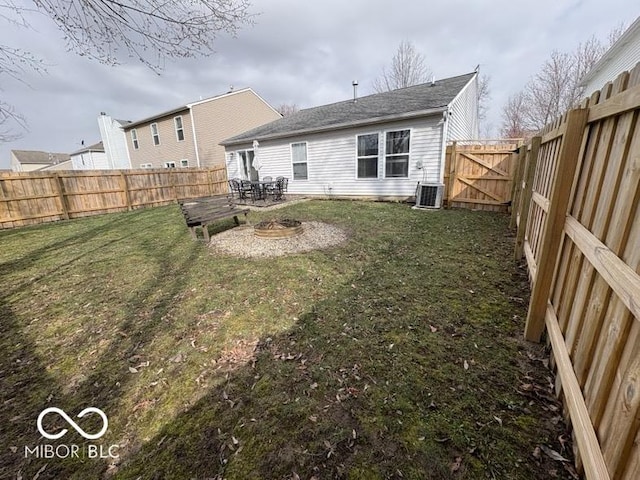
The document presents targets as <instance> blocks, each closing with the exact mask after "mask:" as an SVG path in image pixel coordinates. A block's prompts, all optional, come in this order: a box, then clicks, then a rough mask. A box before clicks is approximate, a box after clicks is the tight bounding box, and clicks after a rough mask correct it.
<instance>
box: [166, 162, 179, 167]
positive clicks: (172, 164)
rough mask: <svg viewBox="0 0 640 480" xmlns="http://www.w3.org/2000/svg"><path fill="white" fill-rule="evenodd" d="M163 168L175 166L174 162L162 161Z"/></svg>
mask: <svg viewBox="0 0 640 480" xmlns="http://www.w3.org/2000/svg"><path fill="white" fill-rule="evenodd" d="M164 168H176V162H164Z"/></svg>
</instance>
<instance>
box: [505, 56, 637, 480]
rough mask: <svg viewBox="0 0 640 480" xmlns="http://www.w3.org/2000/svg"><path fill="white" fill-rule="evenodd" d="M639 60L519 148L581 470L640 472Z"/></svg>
mask: <svg viewBox="0 0 640 480" xmlns="http://www.w3.org/2000/svg"><path fill="white" fill-rule="evenodd" d="M639 115H640V64H638V66H636V67H635V68H634V69H633V70H632V71H631V72H630V73H629V72H625V73H623V74H622V75H620V76H619V77H618V78H617V79H616V80H615V82H613V83H609V84H607V85H606V86H605V87H604V88H603V89H602V90H601V91H600V92H596V93H594V94H593V95H592V96H591V98H589V99H588V100H585V102H583V104H582V105H581V108H578V109H574V110H571V111H569V112H567V114H565V115H564V116H563V117H562V118H561V119H559V120H558V121H557V122H555V123H554V124H553V125H550V126H548V127H547V128H546V129H545V131H544V132H543V133H542V135H541V136H539V137H535V138H534V139H533V140H532V141H531V142H530V143H529V144H527V145H525V146H523V147H521V148H520V151H519V155H520V157H521V158H522V159H523V162H522V164H521V165H522V167H521V168H520V169H519V170H518V171H517V173H516V178H515V180H514V181H515V188H514V192H515V197H514V208H513V212H512V222H513V224H514V225H516V226H517V236H516V247H515V257H516V259H521V258H523V257H524V258H526V261H527V265H528V268H529V275H530V278H531V282H532V295H531V302H530V305H529V312H528V316H527V324H526V330H525V336H526V338H527V339H529V340H532V341H540V339H541V336H542V334H543V333H544V332H545V331H546V335H547V337H548V341H549V343H550V345H551V347H552V351H553V359H554V365H555V368H556V369H557V383H556V388H557V391H558V394H561V395H562V396H563V400H564V404H565V411H566V414H567V416H568V419H569V420H570V422H571V424H572V427H573V433H574V439H575V442H574V444H575V447H576V458H577V465H578V467H579V468H580V469H583V471H584V474H585V476H586V478H587V479H594V480H595V479H598V480H601V479H615V480H618V479H620V480H632V479H638V478H640V428H639V427H640V274H639V273H640V207H639V203H640V125H639V124H638V121H639V118H638V117H639Z"/></svg>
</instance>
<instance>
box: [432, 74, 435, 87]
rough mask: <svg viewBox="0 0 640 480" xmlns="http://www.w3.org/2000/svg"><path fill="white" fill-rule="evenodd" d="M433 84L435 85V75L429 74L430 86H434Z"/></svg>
mask: <svg viewBox="0 0 640 480" xmlns="http://www.w3.org/2000/svg"><path fill="white" fill-rule="evenodd" d="M435 85H436V76H435V75H432V76H431V86H432V87H435Z"/></svg>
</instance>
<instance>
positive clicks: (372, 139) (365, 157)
mask: <svg viewBox="0 0 640 480" xmlns="http://www.w3.org/2000/svg"><path fill="white" fill-rule="evenodd" d="M357 177H358V178H378V134H377V133H370V134H367V135H358V175H357Z"/></svg>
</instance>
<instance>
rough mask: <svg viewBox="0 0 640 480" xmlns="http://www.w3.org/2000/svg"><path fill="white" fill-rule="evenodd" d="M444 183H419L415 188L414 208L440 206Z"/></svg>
mask: <svg viewBox="0 0 640 480" xmlns="http://www.w3.org/2000/svg"><path fill="white" fill-rule="evenodd" d="M443 190H444V185H442V184H441V183H419V184H418V188H417V189H416V207H415V208H440V207H442V191H443Z"/></svg>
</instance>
